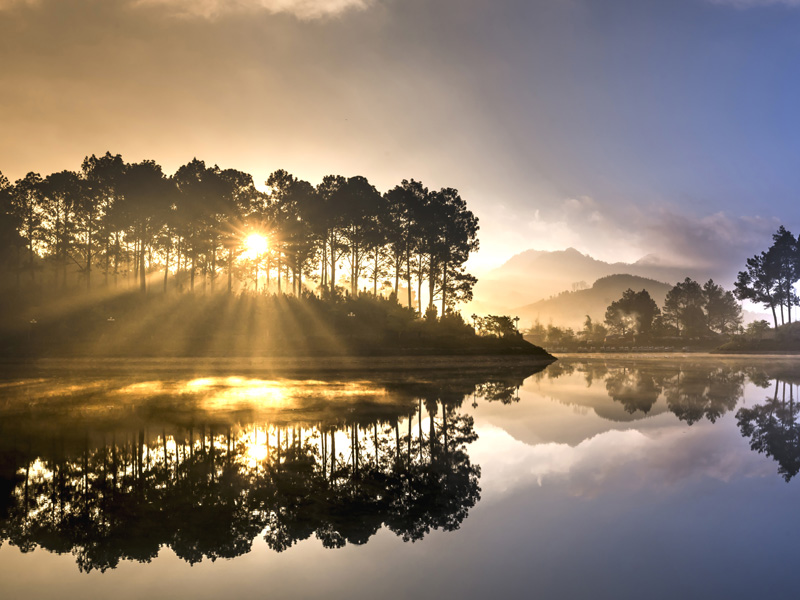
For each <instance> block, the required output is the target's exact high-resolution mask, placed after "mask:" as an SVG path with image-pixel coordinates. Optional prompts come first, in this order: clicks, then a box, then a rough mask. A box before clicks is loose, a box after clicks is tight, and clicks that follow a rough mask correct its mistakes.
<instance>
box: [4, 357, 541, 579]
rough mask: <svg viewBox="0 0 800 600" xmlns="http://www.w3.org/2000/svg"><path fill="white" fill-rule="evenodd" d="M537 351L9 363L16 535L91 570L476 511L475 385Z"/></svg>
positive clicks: (511, 377) (514, 379)
mask: <svg viewBox="0 0 800 600" xmlns="http://www.w3.org/2000/svg"><path fill="white" fill-rule="evenodd" d="M536 370H537V369H535V368H524V369H506V370H504V371H502V372H501V374H500V375H498V374H496V373H495V374H491V375H487V374H481V373H477V374H476V373H473V374H463V373H447V372H442V373H437V374H436V376H435V377H431V376H428V377H405V378H398V377H397V376H396V375H393V376H391V377H387V378H385V379H384V380H381V377H380V376H377V375H375V374H371V376H370V378H369V379H365V378H355V377H351V378H348V379H346V380H341V379H337V380H325V381H318V380H281V379H272V378H259V377H255V376H252V375H251V376H230V375H226V376H216V375H215V376H208V377H196V376H193V377H190V378H178V379H174V380H164V379H148V377H147V376H146V374H141V373H138V374H137V375H136V376H132V375H130V374H122V375H118V376H115V377H110V378H105V379H103V380H97V379H95V378H92V377H87V376H85V375H82V374H77V375H66V376H60V377H58V378H48V377H35V376H31V377H28V378H22V379H7V380H6V381H5V383H4V384H3V396H2V398H3V400H2V407H1V408H0V413H2V418H1V419H0V541H3V540H7V541H8V542H9V543H10V544H12V545H14V546H17V547H19V548H20V549H21V550H22V551H23V552H28V551H31V550H33V549H35V548H37V547H41V548H44V549H46V550H49V551H51V552H57V553H65V552H71V553H72V554H73V555H74V556H75V559H76V562H77V564H78V567H79V568H80V570H82V571H92V570H100V571H105V570H106V569H109V568H114V567H115V566H117V565H118V564H119V562H120V561H121V560H134V561H140V562H148V561H151V560H152V559H153V558H155V557H156V556H157V555H158V552H159V550H160V548H161V547H162V546H167V547H169V548H171V549H172V550H173V551H174V552H175V554H177V555H178V556H179V557H180V558H182V559H184V560H186V561H187V562H189V563H196V562H198V561H201V560H203V559H210V560H215V559H217V558H231V557H235V556H239V555H241V554H244V553H247V552H249V551H250V549H251V547H252V544H253V541H254V540H255V539H256V538H257V537H258V536H259V535H263V536H264V539H265V540H266V543H267V545H268V546H269V547H270V548H271V549H273V550H275V551H277V552H281V551H283V550H285V549H287V548H289V547H291V546H292V545H294V544H295V543H297V542H298V541H300V540H305V539H308V538H311V537H312V536H313V537H315V538H317V539H318V540H319V541H320V543H321V544H322V545H323V546H325V547H327V548H338V547H342V546H344V545H346V544H348V543H350V544H363V543H365V542H367V540H369V539H370V537H372V536H373V535H374V534H375V533H376V532H377V531H378V530H380V529H381V528H382V527H386V528H387V529H388V530H390V531H392V532H394V533H395V534H397V535H398V536H400V537H402V539H403V540H406V541H415V540H419V539H422V538H423V537H424V536H425V535H426V534H428V533H429V532H430V531H431V530H434V529H441V530H444V531H452V530H455V529H458V528H459V526H460V524H461V523H462V521H463V520H464V519H465V518H466V517H467V515H468V513H469V510H470V508H472V507H473V506H474V505H475V504H476V502H477V501H478V500H479V499H480V487H479V478H480V467H479V466H478V465H475V464H472V462H471V461H470V458H469V454H468V446H469V445H470V444H471V443H472V442H474V441H475V440H476V439H477V434H476V433H475V428H474V422H473V419H472V417H471V416H468V415H465V414H463V413H462V412H461V411H460V407H461V405H462V403H463V402H464V400H465V399H467V398H473V397H474V395H475V394H476V393H478V392H479V390H480V393H485V392H487V391H489V390H491V395H492V397H493V398H494V399H498V400H500V401H506V400H507V399H512V398H514V397H515V396H516V397H517V398H518V395H517V391H518V389H519V387H520V386H521V385H522V382H523V380H524V379H525V378H526V377H528V376H529V375H531V374H532V373H533V372H535V371H536Z"/></svg>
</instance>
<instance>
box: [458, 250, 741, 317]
mask: <svg viewBox="0 0 800 600" xmlns="http://www.w3.org/2000/svg"><path fill="white" fill-rule="evenodd" d="M623 274H624V275H632V276H636V277H639V278H644V279H648V280H651V281H656V282H659V281H660V282H669V283H672V284H674V283H677V282H678V281H683V279H685V278H686V277H691V278H693V279H696V280H697V281H700V282H704V281H707V280H708V279H709V277H712V278H714V280H715V281H718V282H719V283H722V284H725V282H726V281H727V280H729V279H730V278H731V277H732V274H730V273H723V272H709V271H708V270H703V271H700V270H697V269H692V268H688V267H676V266H673V265H669V264H665V263H663V262H662V261H660V260H659V259H658V257H656V256H654V255H647V256H645V257H644V258H642V259H640V260H638V261H636V262H634V263H623V262H616V263H607V262H604V261H602V260H597V259H595V258H592V257H591V256H588V255H586V254H582V253H581V252H579V251H578V250H576V249H575V248H567V249H566V250H559V251H556V252H545V251H541V250H526V251H525V252H522V253H520V254H517V255H515V256H512V257H511V258H510V259H509V260H508V261H506V263H505V264H503V265H502V266H500V267H498V268H497V269H494V270H493V271H490V272H489V273H487V274H485V275H483V276H482V277H481V278H480V280H479V282H478V284H477V285H476V286H475V300H474V301H473V303H472V305H471V308H472V310H473V311H475V312H478V313H486V312H494V313H507V312H510V311H513V309H514V307H520V306H523V307H526V306H527V305H529V304H531V303H534V302H537V301H539V300H543V299H546V298H550V297H551V296H553V295H555V294H559V293H561V292H563V291H565V290H568V291H571V290H580V289H582V288H588V287H590V286H592V284H593V283H594V282H595V281H597V280H598V279H600V278H601V277H608V276H609V275H623ZM733 275H735V273H734V274H733ZM640 289H641V288H640ZM645 289H646V288H645ZM623 291H624V290H623ZM648 291H649V290H648ZM620 293H621V292H620ZM614 299H615V300H616V298H614ZM656 301H657V302H659V300H656ZM520 316H522V315H520Z"/></svg>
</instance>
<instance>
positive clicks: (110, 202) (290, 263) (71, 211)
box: [0, 152, 478, 314]
mask: <svg viewBox="0 0 800 600" xmlns="http://www.w3.org/2000/svg"><path fill="white" fill-rule="evenodd" d="M265 185H266V188H267V191H260V190H259V189H257V187H256V185H255V183H254V181H253V177H252V175H250V174H248V173H245V172H242V171H239V170H236V169H221V168H220V167H218V166H216V165H214V166H207V165H206V164H205V162H204V161H202V160H198V159H196V158H195V159H193V160H192V161H190V162H188V163H187V164H185V165H183V166H181V167H180V168H179V169H178V170H177V171H176V172H175V173H174V174H173V175H171V176H168V175H166V174H165V173H164V172H163V170H162V167H161V166H160V165H158V164H157V163H156V162H154V161H152V160H144V161H141V162H138V163H128V162H125V161H124V160H123V158H122V156H121V155H119V154H116V155H112V154H111V153H110V152H107V153H106V154H105V155H103V156H100V157H98V156H95V155H92V156H87V157H86V158H85V160H84V161H83V163H82V165H81V168H80V170H78V171H69V170H65V171H61V172H58V173H52V174H50V175H48V176H46V177H43V176H41V175H40V174H39V173H33V172H31V173H28V174H27V175H26V176H25V177H23V178H21V179H19V180H17V181H16V182H14V183H13V184H12V183H11V182H9V181H8V179H7V178H6V177H4V176H3V175H2V174H1V173H0V206H1V207H2V209H0V266H2V268H3V270H4V271H5V275H6V276H5V279H6V280H7V281H6V285H7V286H8V283H9V282H8V280H9V279H10V280H11V285H13V286H15V287H16V288H18V289H20V288H23V287H27V288H37V289H40V290H45V289H50V290H60V289H65V288H68V287H77V286H85V287H86V288H92V287H95V286H98V285H105V286H114V285H119V284H121V283H124V284H127V285H128V286H129V287H130V286H136V287H138V288H139V289H141V290H142V292H147V291H148V290H153V289H155V288H157V287H160V288H161V289H162V290H163V291H164V292H166V291H168V290H169V289H171V288H174V289H181V290H188V291H194V290H196V289H197V288H198V287H202V289H203V290H206V289H207V288H210V290H211V291H214V290H217V289H223V288H224V289H226V290H227V291H229V292H231V291H234V290H239V291H241V290H246V291H251V292H256V293H263V292H265V291H266V292H278V293H289V292H290V293H292V294H294V295H298V296H300V295H303V294H304V293H315V294H317V295H319V296H324V297H333V298H336V297H339V296H342V295H345V294H348V295H350V296H357V295H359V294H360V293H363V292H364V291H365V290H368V289H369V290H370V292H371V293H372V294H373V295H375V296H378V295H388V294H389V293H393V294H394V297H396V298H398V299H400V298H399V297H400V295H401V292H402V291H405V298H404V299H402V300H404V301H405V302H404V304H406V305H407V306H413V304H414V299H413V297H412V296H413V292H416V305H417V308H418V309H419V310H420V312H422V307H423V304H422V302H421V298H422V296H423V293H425V295H426V298H427V304H426V305H425V306H427V308H428V309H432V308H433V307H434V305H435V304H436V305H438V307H439V310H440V313H441V314H444V313H446V312H448V311H449V310H451V309H452V308H453V307H454V306H455V304H456V303H457V302H460V301H468V300H470V299H471V297H472V287H473V285H474V284H475V282H476V279H475V278H474V277H473V276H472V275H470V274H469V273H467V272H466V271H465V268H464V264H465V262H466V261H467V259H468V257H469V255H470V253H471V252H473V251H475V250H477V249H478V239H477V231H478V220H477V218H476V217H475V215H474V214H473V213H472V212H471V211H470V210H468V208H467V205H466V202H465V201H464V200H463V199H462V198H461V196H460V194H459V193H458V191H457V190H455V189H453V188H442V189H440V190H429V189H428V188H426V187H425V186H424V185H423V184H422V183H421V182H419V181H416V180H414V179H410V180H403V181H402V182H401V183H400V184H399V185H397V186H395V187H394V188H392V189H390V190H388V191H387V192H385V193H383V194H382V193H380V192H379V191H378V190H377V189H376V188H375V187H374V186H373V185H372V184H371V183H370V182H369V181H368V180H367V179H366V178H365V177H362V176H353V177H343V176H341V175H327V176H325V177H323V179H322V181H321V182H320V183H319V184H318V185H316V186H314V185H312V184H311V183H309V182H307V181H304V180H302V179H299V178H296V177H294V176H293V175H291V174H290V173H288V172H287V171H285V170H277V171H275V172H273V173H272V174H271V175H270V176H269V178H268V179H267V181H266V182H265ZM252 236H256V237H257V238H260V239H261V240H263V242H262V243H263V244H264V246H263V248H258V249H256V248H248V244H247V240H248V239H253V238H252ZM259 274H261V275H262V278H261V280H259ZM221 277H222V278H224V284H221V283H220V278H221ZM159 278H160V281H159ZM259 281H260V282H261V285H259ZM401 282H402V283H403V284H404V285H403V287H404V288H405V290H401V285H400V284H401ZM415 286H416V289H414V287H415ZM402 300H401V302H402Z"/></svg>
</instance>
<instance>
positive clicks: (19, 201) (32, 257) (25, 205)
mask: <svg viewBox="0 0 800 600" xmlns="http://www.w3.org/2000/svg"><path fill="white" fill-rule="evenodd" d="M42 183H43V180H42V176H41V175H39V174H38V173H28V174H27V175H26V176H25V177H24V178H23V179H18V180H17V182H16V183H15V184H14V190H13V192H12V195H11V210H10V212H11V214H12V215H13V218H14V220H15V221H16V223H17V226H18V227H19V229H18V231H19V233H20V236H21V237H22V239H24V240H25V245H26V246H27V248H28V253H27V254H28V257H27V258H28V261H27V262H28V272H29V274H30V278H31V282H33V281H35V279H36V275H35V270H36V266H37V265H36V259H37V257H38V254H37V250H38V249H39V246H40V244H41V234H42V214H41V211H40V210H39V207H40V205H41V203H42V192H43V185H42Z"/></svg>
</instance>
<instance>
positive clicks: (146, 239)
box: [119, 160, 174, 292]
mask: <svg viewBox="0 0 800 600" xmlns="http://www.w3.org/2000/svg"><path fill="white" fill-rule="evenodd" d="M173 189H174V188H173V187H172V183H171V182H170V181H169V180H168V179H167V178H166V177H165V176H164V173H163V172H162V171H161V167H160V166H159V165H157V164H156V163H155V162H154V161H152V160H144V161H142V162H140V163H135V164H131V165H127V167H126V168H125V173H124V174H123V176H122V179H121V180H120V182H119V191H120V192H121V198H120V199H119V201H120V203H121V208H120V211H121V212H122V213H123V214H125V215H126V216H127V219H128V220H129V222H130V223H131V225H132V235H133V237H134V239H135V240H136V242H137V244H138V248H139V250H138V275H139V289H140V290H141V291H142V292H146V291H147V278H146V263H145V259H146V256H147V253H148V250H151V249H152V248H153V245H154V243H155V238H156V234H157V233H158V231H159V230H160V229H161V227H162V226H163V223H164V221H165V219H166V215H167V212H168V210H169V209H170V207H171V205H172V200H173V194H172V191H173ZM151 262H152V261H151Z"/></svg>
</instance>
